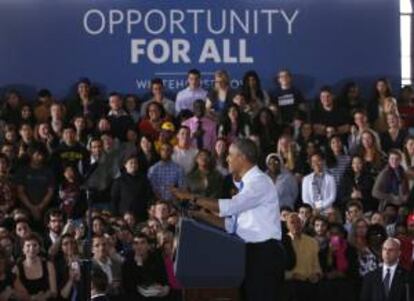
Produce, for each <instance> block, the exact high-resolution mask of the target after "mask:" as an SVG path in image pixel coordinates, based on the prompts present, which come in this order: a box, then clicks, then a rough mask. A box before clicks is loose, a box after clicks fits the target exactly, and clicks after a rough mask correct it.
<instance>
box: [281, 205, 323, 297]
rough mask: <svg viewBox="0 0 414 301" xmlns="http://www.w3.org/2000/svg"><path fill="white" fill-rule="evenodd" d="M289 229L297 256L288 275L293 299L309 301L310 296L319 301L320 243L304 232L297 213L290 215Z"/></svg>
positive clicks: (320, 273)
mask: <svg viewBox="0 0 414 301" xmlns="http://www.w3.org/2000/svg"><path fill="white" fill-rule="evenodd" d="M287 227H288V230H289V235H290V237H291V238H292V245H293V249H294V251H295V256H296V264H295V266H294V268H293V269H291V270H290V271H288V272H287V273H286V276H287V279H288V280H289V285H290V288H291V289H290V293H291V294H292V299H293V300H297V301H302V300H308V298H309V296H313V297H312V298H315V299H318V298H317V293H318V286H317V283H318V282H319V280H320V279H321V277H322V270H321V267H320V265H319V258H318V252H319V246H318V242H317V241H316V240H315V239H313V238H312V237H310V236H308V235H306V234H304V233H303V232H302V222H301V220H300V218H299V216H298V215H297V214H296V213H291V214H290V215H289V217H288V219H287Z"/></svg>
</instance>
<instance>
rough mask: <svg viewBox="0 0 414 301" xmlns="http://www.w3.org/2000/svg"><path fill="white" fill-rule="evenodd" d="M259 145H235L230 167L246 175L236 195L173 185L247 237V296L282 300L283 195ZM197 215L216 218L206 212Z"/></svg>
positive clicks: (264, 300) (181, 196) (182, 195)
mask: <svg viewBox="0 0 414 301" xmlns="http://www.w3.org/2000/svg"><path fill="white" fill-rule="evenodd" d="M257 160H258V149H257V146H256V145H255V143H254V142H253V141H251V140H249V139H240V140H236V141H235V142H234V143H233V144H232V145H231V146H230V149H229V156H228V163H229V169H230V170H231V172H232V173H233V176H234V178H236V179H240V182H239V185H238V186H239V192H238V193H237V194H236V195H234V196H233V197H232V198H231V199H219V200H217V199H212V198H205V197H197V196H195V195H193V194H191V193H188V192H186V191H182V190H178V189H172V192H173V194H174V195H175V196H176V197H177V198H178V199H181V200H190V201H192V202H193V203H195V204H197V205H198V206H201V207H202V208H204V209H207V210H209V211H210V212H213V213H215V214H217V215H218V216H220V217H222V218H224V220H222V221H221V222H220V221H217V220H216V224H217V225H221V226H222V227H224V228H225V229H226V231H227V232H229V233H233V234H236V235H237V236H239V237H240V238H241V239H243V240H244V241H245V242H246V271H245V282H244V285H243V293H244V296H245V300H247V301H257V300H261V301H267V300H269V301H270V300H272V301H274V300H279V299H280V298H281V296H280V294H281V292H280V290H279V289H280V284H281V283H282V282H283V266H284V263H283V259H282V258H283V257H284V255H283V252H284V251H283V247H282V245H281V243H280V239H281V235H282V232H281V224H280V212H279V199H278V194H277V191H276V188H275V186H274V184H273V183H272V180H271V179H270V177H269V176H267V175H266V174H265V173H263V172H262V171H261V170H260V169H259V168H258V167H257V165H256V164H257ZM195 215H196V217H198V218H201V219H206V220H208V221H211V218H209V217H208V216H206V215H205V214H204V213H203V212H200V213H197V212H196V214H195Z"/></svg>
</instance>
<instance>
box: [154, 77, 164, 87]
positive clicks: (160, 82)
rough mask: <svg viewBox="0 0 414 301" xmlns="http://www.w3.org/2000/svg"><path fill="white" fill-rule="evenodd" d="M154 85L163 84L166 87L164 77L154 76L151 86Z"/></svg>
mask: <svg viewBox="0 0 414 301" xmlns="http://www.w3.org/2000/svg"><path fill="white" fill-rule="evenodd" d="M153 85H161V86H163V87H164V83H163V81H162V79H161V78H159V77H156V78H153V79H152V80H151V88H152V86H153Z"/></svg>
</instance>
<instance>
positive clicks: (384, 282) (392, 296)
mask: <svg viewBox="0 0 414 301" xmlns="http://www.w3.org/2000/svg"><path fill="white" fill-rule="evenodd" d="M400 255H401V243H400V241H399V240H398V239H395V238H388V239H387V240H385V242H384V243H383V244H382V250H381V258H382V261H383V265H382V266H381V267H378V268H377V269H375V270H373V271H372V272H370V273H368V274H367V275H366V276H365V277H364V280H363V285H362V291H361V301H372V300H406V297H407V295H408V296H410V298H411V296H412V295H411V294H412V292H413V283H412V281H411V279H410V278H409V277H410V276H409V275H408V272H407V271H405V270H404V269H403V268H402V267H401V266H400V265H399V257H400Z"/></svg>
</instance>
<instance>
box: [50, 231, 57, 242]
mask: <svg viewBox="0 0 414 301" xmlns="http://www.w3.org/2000/svg"><path fill="white" fill-rule="evenodd" d="M49 237H50V240H51V241H52V243H55V242H56V240H57V239H58V238H59V235H58V234H56V233H54V232H52V231H50V232H49Z"/></svg>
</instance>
